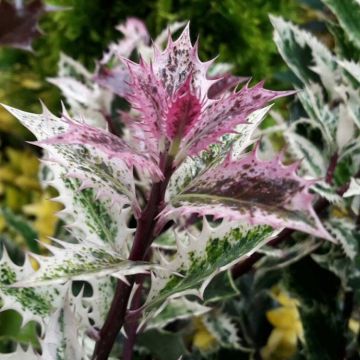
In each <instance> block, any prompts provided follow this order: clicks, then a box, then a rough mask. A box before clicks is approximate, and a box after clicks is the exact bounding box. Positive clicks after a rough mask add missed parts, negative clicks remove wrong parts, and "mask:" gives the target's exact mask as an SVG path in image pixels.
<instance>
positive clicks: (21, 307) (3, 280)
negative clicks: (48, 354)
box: [0, 248, 64, 328]
mask: <svg viewBox="0 0 360 360" xmlns="http://www.w3.org/2000/svg"><path fill="white" fill-rule="evenodd" d="M34 272H35V271H34V269H33V268H32V266H31V264H30V260H29V258H28V257H25V262H24V264H23V265H22V266H18V265H16V264H14V263H13V261H12V260H11V259H10V257H9V255H8V254H7V252H6V250H5V248H3V251H2V257H1V260H0V299H1V301H2V304H3V305H2V307H1V309H0V311H5V310H9V309H12V310H15V311H16V312H18V313H19V314H21V316H22V321H23V325H24V324H26V323H28V322H29V321H32V320H34V321H36V322H38V323H39V324H40V325H42V328H43V326H44V324H45V322H46V320H47V317H48V316H49V314H50V313H51V312H52V311H53V310H54V309H56V308H57V307H58V306H59V304H61V298H62V296H63V294H64V289H63V287H59V286H58V287H46V288H37V289H32V288H31V289H29V288H26V289H17V288H14V287H13V285H14V284H15V283H17V282H21V281H26V280H27V279H28V278H29V277H30V276H32V275H33V274H34Z"/></svg>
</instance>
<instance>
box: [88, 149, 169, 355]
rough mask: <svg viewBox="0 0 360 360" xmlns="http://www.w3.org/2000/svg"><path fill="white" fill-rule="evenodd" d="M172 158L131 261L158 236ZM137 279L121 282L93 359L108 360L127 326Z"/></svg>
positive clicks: (143, 218) (141, 223)
mask: <svg viewBox="0 0 360 360" xmlns="http://www.w3.org/2000/svg"><path fill="white" fill-rule="evenodd" d="M172 164H173V158H172V157H169V156H165V157H163V158H162V159H161V160H160V169H161V170H162V172H163V174H164V179H163V180H162V181H159V182H157V183H154V184H153V186H152V189H151V192H150V196H149V200H148V203H147V205H146V207H145V209H144V210H143V211H142V213H141V215H140V218H139V219H138V223H137V228H136V233H135V237H134V242H133V245H132V248H131V251H130V256H129V260H132V261H140V260H143V259H144V258H145V257H146V254H147V251H148V249H149V248H150V245H151V243H152V241H153V240H154V237H155V234H154V229H155V225H156V223H157V221H156V217H157V216H158V215H159V213H160V212H161V210H162V209H163V206H164V204H163V202H164V196H165V191H166V187H167V184H168V182H169V180H170V177H171V175H172V173H173V165H172ZM135 278H136V277H132V278H130V279H129V282H130V286H129V285H126V284H125V283H123V282H122V281H120V280H119V281H118V284H117V287H116V291H115V295H114V298H113V301H112V303H111V306H110V310H109V312H108V314H107V317H106V320H105V323H104V325H103V327H102V329H101V330H100V334H99V335H100V339H99V341H98V342H97V343H96V345H95V350H94V353H93V357H92V359H93V360H107V359H108V357H109V355H110V352H111V349H112V347H113V345H114V342H115V340H116V337H117V335H118V333H119V331H120V330H121V327H122V326H123V324H124V320H125V316H126V312H127V306H128V302H129V297H130V294H131V290H132V288H133V285H134V282H135Z"/></svg>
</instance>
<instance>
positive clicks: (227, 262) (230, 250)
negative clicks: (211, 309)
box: [144, 218, 273, 319]
mask: <svg viewBox="0 0 360 360" xmlns="http://www.w3.org/2000/svg"><path fill="white" fill-rule="evenodd" d="M272 235H273V230H272V229H271V228H270V227H268V226H257V227H253V228H251V227H249V226H247V225H243V226H240V227H239V223H238V222H237V223H228V222H222V224H221V225H218V226H216V227H212V226H210V225H209V223H208V222H207V220H206V219H205V218H204V219H203V227H202V230H201V232H200V233H197V232H196V233H194V234H191V233H189V232H185V233H182V234H181V233H180V234H178V235H177V239H178V241H177V254H176V257H174V259H173V260H172V261H170V262H168V261H167V260H165V259H164V258H162V260H161V262H160V263H161V266H162V267H163V269H158V270H155V271H154V272H153V273H152V285H151V289H150V292H149V295H148V297H147V300H146V303H145V305H144V306H145V319H147V318H148V317H150V316H151V315H152V316H154V315H155V314H157V313H160V312H161V310H162V309H163V308H164V306H165V305H166V303H167V301H168V300H170V299H171V298H178V297H180V296H183V295H188V294H193V295H196V296H199V297H200V298H202V297H203V294H204V291H205V289H206V287H207V285H208V284H209V282H210V281H211V280H212V279H213V278H214V276H215V275H217V274H218V273H220V272H222V271H225V270H227V269H229V268H230V267H231V266H232V265H233V264H234V263H236V262H238V261H240V260H241V259H242V258H244V257H246V256H249V255H250V254H251V253H253V252H254V251H256V250H257V249H258V248H259V247H260V246H261V245H263V244H264V243H265V242H266V241H267V240H268V239H269V238H270V237H271V236H272Z"/></svg>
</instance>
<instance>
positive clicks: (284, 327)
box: [261, 288, 303, 360]
mask: <svg viewBox="0 0 360 360" xmlns="http://www.w3.org/2000/svg"><path fill="white" fill-rule="evenodd" d="M272 293H273V297H274V298H275V299H276V301H277V302H278V303H279V304H280V305H281V306H279V307H278V308H276V309H273V310H269V311H268V312H267V313H266V317H267V319H268V321H269V322H270V323H271V325H272V326H273V327H274V329H273V330H272V332H271V334H270V336H269V339H268V341H267V344H266V346H265V347H264V348H263V349H262V351H261V355H262V357H263V359H264V360H270V359H271V360H287V359H290V358H291V357H292V356H293V355H294V354H295V352H296V349H297V344H298V340H299V339H301V340H302V339H303V327H302V324H301V320H300V314H299V311H298V306H299V304H298V302H297V301H296V300H294V299H292V298H290V297H289V296H288V295H287V294H286V293H285V292H282V291H279V290H278V289H277V288H274V289H273V291H272Z"/></svg>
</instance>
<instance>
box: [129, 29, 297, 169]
mask: <svg viewBox="0 0 360 360" xmlns="http://www.w3.org/2000/svg"><path fill="white" fill-rule="evenodd" d="M211 63H212V61H208V62H201V61H200V60H199V58H198V53H197V44H196V45H194V46H193V45H192V44H191V41H190V34H189V28H188V27H186V28H185V30H184V31H183V33H182V34H181V36H180V37H179V38H178V39H177V40H176V41H173V40H172V39H171V37H170V38H169V41H168V45H167V48H166V49H165V50H164V51H163V52H160V50H158V49H155V55H154V58H153V61H152V62H151V63H150V64H148V63H146V62H145V61H140V63H139V64H135V63H133V62H130V61H127V64H128V68H129V72H130V85H131V88H132V93H131V94H129V95H128V96H127V99H128V101H129V102H130V104H131V105H132V107H133V108H134V109H135V110H137V111H139V113H140V119H141V124H142V128H143V132H144V133H148V134H149V137H150V139H149V142H150V141H151V142H152V143H155V144H157V146H158V147H159V148H160V150H162V147H164V146H166V139H168V140H173V139H174V142H175V143H176V146H175V148H176V151H174V152H175V155H176V152H177V150H179V151H178V153H177V158H176V163H177V164H180V163H181V162H182V161H183V160H184V158H185V157H186V156H187V155H188V154H189V155H197V154H199V152H200V151H201V150H204V149H206V148H208V146H209V145H211V144H213V143H215V142H216V141H217V140H218V139H219V138H220V137H221V136H223V135H225V134H228V133H231V132H233V131H234V129H235V127H236V126H237V125H239V124H244V123H245V122H246V119H247V118H248V116H249V115H250V114H251V113H252V112H254V111H255V110H257V109H259V108H261V107H263V106H265V105H267V104H268V102H270V101H272V100H274V99H277V98H279V97H282V96H286V95H290V94H291V93H292V92H286V91H282V92H281V91H280V92H277V91H270V90H266V89H264V88H263V83H259V84H257V85H256V86H254V87H251V88H250V87H248V85H246V86H244V87H243V88H242V89H241V90H240V91H238V92H235V93H229V94H228V93H226V94H225V95H224V96H223V97H221V98H218V99H209V97H208V91H209V88H210V86H211V85H212V84H214V83H215V82H218V81H219V79H217V80H214V79H209V78H208V76H207V73H208V70H209V67H210V65H211ZM190 109H191V111H190ZM164 142H165V144H164ZM149 147H150V148H152V147H153V146H152V147H151V146H149ZM155 147H156V146H155Z"/></svg>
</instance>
